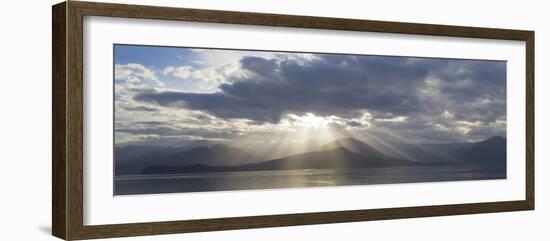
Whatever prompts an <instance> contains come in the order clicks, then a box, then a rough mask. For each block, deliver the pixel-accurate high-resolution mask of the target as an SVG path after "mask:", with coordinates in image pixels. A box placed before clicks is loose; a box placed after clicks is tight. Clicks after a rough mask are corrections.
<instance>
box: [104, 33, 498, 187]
mask: <svg viewBox="0 0 550 241" xmlns="http://www.w3.org/2000/svg"><path fill="white" fill-rule="evenodd" d="M113 48H114V49H113V51H114V66H113V68H114V76H113V79H114V80H113V81H114V93H113V98H114V195H134V194H156V193H189V192H212V191H238V190H261V189H281V188H313V187H335V186H349V185H382V184H399V183H423V182H449V181H482V180H494V179H506V62H505V61H498V60H470V59H448V58H422V57H405V56H378V55H358V54H342V53H305V52H303V53H302V52H285V51H272V50H269V51H268V50H238V49H209V48H198V47H166V46H146V45H124V44H115V45H114V47H113Z"/></svg>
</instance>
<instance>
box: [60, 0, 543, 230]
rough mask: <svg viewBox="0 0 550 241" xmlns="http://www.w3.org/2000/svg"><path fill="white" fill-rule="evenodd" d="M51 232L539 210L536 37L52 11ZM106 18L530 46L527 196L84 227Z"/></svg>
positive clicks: (144, 9) (232, 17) (162, 13)
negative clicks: (87, 143)
mask: <svg viewBox="0 0 550 241" xmlns="http://www.w3.org/2000/svg"><path fill="white" fill-rule="evenodd" d="M52 11H53V13H52V26H53V30H52V35H53V37H52V52H53V53H52V63H53V66H52V80H53V88H52V92H53V93H52V96H53V97H52V102H53V113H52V116H53V121H52V125H53V126H52V128H53V137H52V138H53V139H52V143H53V147H52V233H53V235H54V236H57V237H59V238H63V239H66V240H77V239H92V238H110V237H122V236H137V235H154V234H171V233H185V232H202V231H214V230H229V229H245V228H264V227H276V226H291V225H307V224H323V223H339V222H356V221H367V220H384V219H397V218H414V217H429V216H442V215H460V214H474V213H491V212H504V211H520V210H533V209H534V207H535V196H534V195H535V189H534V173H535V172H534V120H535V119H534V110H535V109H534V93H535V92H534V66H535V64H534V59H535V58H534V40H535V36H534V32H533V31H523V30H508V29H493V28H475V27H461V26H445V25H432V24H416V23H400V22H384V21H369V20H356V19H339V18H324V17H308V16H291V15H275V14H263V13H246V12H228V11H213V10H198V9H182V8H168V7H153V6H138V5H122V4H108V3H94V2H76V1H68V2H63V3H59V4H57V5H54V6H53V7H52ZM84 16H108V17H122V18H144V19H162V20H179V21H194V22H210V23H230V24H247V25H263V26H283V27H299V28H316V29H332V30H349V31H369V32H383V33H401V34H419V35H435V36H453V37H466V38H483V39H504V40H519V41H525V43H526V49H525V58H526V64H527V65H526V73H525V77H526V87H527V88H526V98H527V99H526V102H527V109H526V110H527V111H526V113H525V115H526V121H527V128H526V142H527V143H526V157H525V161H526V180H525V181H526V193H525V199H524V200H513V201H502V202H489V203H473V204H456V205H437V206H419V207H402V208H384V209H369V210H349V211H337V212H317V213H301V214H285V215H267V216H252V217H235V218H216V219H203V220H181V221H169V222H152V223H135V224H113V225H96V226H85V225H83V200H82V199H83V187H82V184H83V182H82V177H83V163H82V162H83V157H82V150H83V149H82V148H83V146H82V145H83V140H82V137H83V134H82V133H83V130H82V127H83V118H82V115H83V98H82V93H83V74H82V73H83V72H82V71H83V39H82V38H83V26H82V25H83V17H84Z"/></svg>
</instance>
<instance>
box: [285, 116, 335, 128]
mask: <svg viewBox="0 0 550 241" xmlns="http://www.w3.org/2000/svg"><path fill="white" fill-rule="evenodd" d="M292 118H293V119H294V124H295V125H296V127H300V128H308V129H327V128H328V126H329V120H327V119H326V118H324V117H320V116H316V115H315V114H313V113H306V114H305V115H303V116H296V115H294V116H292Z"/></svg>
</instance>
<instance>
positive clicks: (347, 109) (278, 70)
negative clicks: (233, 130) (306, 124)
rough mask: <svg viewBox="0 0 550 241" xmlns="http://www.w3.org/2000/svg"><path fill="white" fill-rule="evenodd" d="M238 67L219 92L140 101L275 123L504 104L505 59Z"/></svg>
mask: <svg viewBox="0 0 550 241" xmlns="http://www.w3.org/2000/svg"><path fill="white" fill-rule="evenodd" d="M240 66H241V68H242V70H243V71H246V72H247V73H249V74H248V75H246V76H241V77H240V78H233V79H232V81H231V82H230V83H224V84H221V85H220V86H219V91H218V92H216V93H208V94H197V93H186V92H178V91H163V92H149V93H142V94H140V95H138V96H136V100H139V101H144V102H149V103H156V104H159V105H162V106H180V107H184V108H189V109H194V110H202V111H206V112H208V113H210V114H212V115H215V116H217V117H220V118H244V119H250V120H254V121H261V122H271V123H277V122H278V121H279V120H280V119H281V117H282V116H283V115H284V114H285V113H295V114H304V113H308V112H309V113H314V114H316V115H321V116H326V115H334V114H336V115H341V116H354V115H358V114H360V113H363V112H364V111H366V110H368V111H370V112H373V113H376V112H380V113H384V114H391V115H394V116H407V115H411V114H430V115H433V114H435V113H438V114H442V113H443V112H444V111H451V112H453V113H454V114H455V115H456V116H458V117H462V118H469V117H468V116H469V115H473V116H475V118H488V119H493V120H494V119H496V118H497V117H498V116H501V115H503V114H504V111H505V108H503V107H504V106H503V105H505V93H506V89H505V83H506V81H505V71H504V70H505V64H504V63H503V62H495V61H467V60H447V59H414V61H411V60H410V59H409V58H402V57H400V58H395V57H383V56H349V55H318V56H317V58H313V59H312V60H311V61H309V62H307V63H305V64H304V63H299V62H298V61H295V60H293V59H283V60H281V59H266V58H261V57H243V58H242V59H241V60H240ZM429 78H431V79H432V80H433V81H434V83H431V84H432V85H435V86H432V87H433V88H436V91H437V92H438V93H437V95H436V96H429V95H426V94H425V93H423V91H425V90H427V89H429V88H430V86H429V85H430V83H428V82H427V81H426V80H427V79H429ZM483 101H486V102H487V103H485V104H483V103H482V102H483ZM480 103H481V104H480ZM476 105H477V106H476ZM487 116H488V117H487Z"/></svg>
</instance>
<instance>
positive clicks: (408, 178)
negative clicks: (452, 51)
mask: <svg viewBox="0 0 550 241" xmlns="http://www.w3.org/2000/svg"><path fill="white" fill-rule="evenodd" d="M505 178H506V170H505V169H501V170H484V169H481V168H478V167H475V166H420V167H386V168H369V169H354V170H349V171H341V170H321V169H306V170H283V171H247V172H218V173H192V174H176V175H126V176H116V177H115V195H128V194H153V193H176V192H206V191H229V190H250V189H273V188H299V187H327V186H345V185H371V184H390V183H419V182H441V181H461V180H489V179H505Z"/></svg>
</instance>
